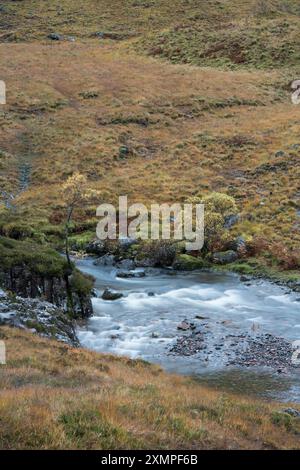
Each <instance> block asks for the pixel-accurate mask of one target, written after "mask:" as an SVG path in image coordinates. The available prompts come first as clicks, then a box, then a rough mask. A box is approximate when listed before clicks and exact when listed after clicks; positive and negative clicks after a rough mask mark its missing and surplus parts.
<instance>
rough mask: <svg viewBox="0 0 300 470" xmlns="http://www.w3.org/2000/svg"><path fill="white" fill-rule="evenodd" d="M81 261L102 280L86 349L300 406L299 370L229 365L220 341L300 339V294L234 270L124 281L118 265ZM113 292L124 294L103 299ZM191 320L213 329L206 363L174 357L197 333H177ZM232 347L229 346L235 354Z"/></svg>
mask: <svg viewBox="0 0 300 470" xmlns="http://www.w3.org/2000/svg"><path fill="white" fill-rule="evenodd" d="M76 264H77V266H78V268H79V269H81V270H82V271H83V272H86V273H88V274H92V275H93V276H94V277H95V279H96V283H95V289H96V293H97V297H94V298H93V307H94V316H93V317H92V318H90V319H89V320H88V322H87V324H86V325H84V326H80V327H78V337H79V340H80V342H81V344H82V346H84V347H86V348H89V349H93V350H96V351H99V352H105V353H111V354H117V355H124V356H128V357H130V358H142V359H144V360H146V361H149V362H152V363H156V364H159V365H161V366H162V367H163V368H164V369H165V370H167V371H169V372H175V373H179V374H184V375H192V376H194V377H195V379H196V380H198V381H200V382H201V383H203V384H206V385H209V386H212V387H216V388H218V389H222V390H228V391H231V392H237V393H244V394H253V395H256V396H260V397H265V398H272V399H276V400H281V401H294V402H300V369H299V368H298V369H292V370H288V371H285V372H284V373H280V374H279V373H278V372H276V370H274V369H272V368H269V367H257V366H254V367H241V366H236V365H228V364H226V363H225V362H224V354H222V351H221V353H220V354H219V355H218V349H220V348H218V344H219V343H220V342H221V343H224V338H225V341H226V338H227V337H234V336H237V335H238V336H237V337H238V338H239V337H243V336H244V335H257V334H258V333H259V334H267V333H269V334H271V335H275V336H276V337H280V338H284V339H286V340H288V341H290V342H293V341H296V340H299V339H300V298H299V297H300V296H299V293H298V294H297V293H293V292H292V293H291V292H288V291H287V289H285V288H282V287H280V286H277V285H274V284H272V283H270V282H268V281H265V280H251V282H247V283H245V282H241V280H240V278H239V276H238V275H235V274H228V273H226V274H223V273H213V272H202V271H201V272H191V273H182V272H180V273H179V272H176V271H172V270H161V269H151V270H149V271H148V272H146V276H145V277H141V278H129V279H128V278H125V279H124V278H119V277H117V269H116V268H115V267H113V266H95V265H94V264H93V260H92V259H81V260H77V261H76ZM106 287H108V288H110V289H113V290H116V291H118V292H121V293H122V294H123V297H122V298H120V299H118V300H113V301H107V300H103V299H102V298H101V295H102V293H103V291H104V289H105V288H106ZM197 316H198V317H200V319H197V318H196V317H197ZM184 320H186V321H189V322H192V323H193V324H195V325H196V326H199V327H200V328H202V329H206V331H208V332H209V335H208V338H209V340H208V354H207V358H206V360H205V361H203V360H200V356H199V355H198V354H193V355H189V356H184V355H176V354H172V353H170V349H171V348H172V346H173V345H174V344H176V341H177V340H178V338H179V337H182V336H185V335H190V334H191V333H190V332H184V331H179V330H178V325H179V324H180V323H181V322H183V321H184ZM215 346H217V347H215ZM210 349H211V351H210ZM231 349H233V348H231V345H229V348H228V351H229V353H230V351H231ZM229 353H228V354H229ZM209 354H211V355H209Z"/></svg>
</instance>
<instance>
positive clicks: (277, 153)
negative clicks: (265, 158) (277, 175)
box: [275, 150, 285, 158]
mask: <svg viewBox="0 0 300 470" xmlns="http://www.w3.org/2000/svg"><path fill="white" fill-rule="evenodd" d="M284 156H285V152H284V151H283V150H279V151H278V152H276V153H275V157H276V158H281V157H284Z"/></svg>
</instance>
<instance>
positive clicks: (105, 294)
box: [102, 288, 123, 300]
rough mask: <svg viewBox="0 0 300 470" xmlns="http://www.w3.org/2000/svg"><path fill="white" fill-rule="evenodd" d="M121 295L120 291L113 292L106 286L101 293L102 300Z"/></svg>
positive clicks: (118, 297) (112, 298)
mask: <svg viewBox="0 0 300 470" xmlns="http://www.w3.org/2000/svg"><path fill="white" fill-rule="evenodd" d="M121 297H123V294H121V292H113V291H111V290H110V289H108V288H106V289H105V290H104V292H103V294H102V299H103V300H118V299H120V298H121Z"/></svg>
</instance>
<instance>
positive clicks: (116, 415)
mask: <svg viewBox="0 0 300 470" xmlns="http://www.w3.org/2000/svg"><path fill="white" fill-rule="evenodd" d="M0 335H1V336H0V337H1V340H5V343H6V347H7V354H8V362H7V365H6V366H1V367H0V374H1V382H0V383H1V385H0V421H1V427H0V448H1V449H34V448H35V449H36V448H39V449H66V448H67V449H136V448H139V449H144V448H145V449H149V448H156V449H277V448H280V449H290V448H299V438H298V433H299V430H300V429H299V422H298V421H297V420H295V419H293V418H291V417H289V416H288V415H286V414H284V413H282V412H281V408H282V405H280V404H277V403H267V402H262V401H258V400H253V399H245V398H241V397H239V396H233V395H230V394H227V393H221V392H217V391H213V390H209V389H207V388H205V387H203V386H200V385H199V384H197V383H196V382H195V381H193V380H192V379H189V378H184V377H178V376H175V375H168V374H166V373H164V372H163V371H162V370H161V369H160V368H159V367H158V366H153V365H150V364H147V363H145V362H143V361H139V360H129V359H126V358H117V357H114V356H107V355H101V354H97V353H94V352H91V351H88V350H83V349H71V348H70V347H68V346H65V345H63V344H61V343H57V342H54V341H49V340H44V339H42V338H40V337H37V336H33V335H32V334H30V333H26V332H23V331H20V330H16V329H9V328H4V327H1V329H0Z"/></svg>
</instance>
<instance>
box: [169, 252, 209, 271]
mask: <svg viewBox="0 0 300 470" xmlns="http://www.w3.org/2000/svg"><path fill="white" fill-rule="evenodd" d="M208 266H209V265H208V263H207V262H206V261H205V260H203V259H202V258H196V257H195V256H191V255H187V254H181V255H178V256H177V258H176V260H175V262H174V263H173V268H175V269H178V270H180V271H193V270H195V269H203V268H207V267H208Z"/></svg>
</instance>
